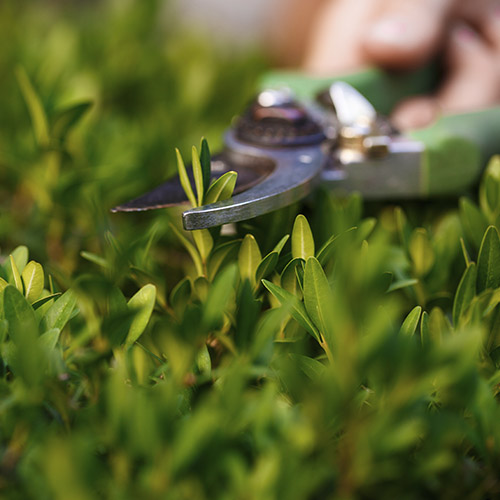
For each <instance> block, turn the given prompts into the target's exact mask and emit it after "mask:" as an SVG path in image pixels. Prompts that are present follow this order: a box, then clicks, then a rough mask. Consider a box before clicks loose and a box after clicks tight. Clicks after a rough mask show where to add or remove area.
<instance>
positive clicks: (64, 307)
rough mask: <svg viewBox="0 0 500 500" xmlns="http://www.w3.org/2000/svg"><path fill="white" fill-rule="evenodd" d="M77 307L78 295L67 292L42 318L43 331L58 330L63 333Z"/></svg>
mask: <svg viewBox="0 0 500 500" xmlns="http://www.w3.org/2000/svg"><path fill="white" fill-rule="evenodd" d="M75 307H76V295H75V293H74V292H73V290H71V289H70V290H67V291H66V292H65V293H63V294H62V295H61V296H60V297H59V298H58V299H57V300H56V301H55V302H54V303H53V304H52V305H51V306H50V309H49V310H48V311H47V313H46V314H45V316H44V317H43V318H42V326H43V329H44V330H45V331H47V330H52V329H53V328H58V329H59V330H61V331H62V329H63V328H64V327H65V325H66V323H67V322H68V321H69V320H70V318H71V315H72V314H73V310H74V309H75Z"/></svg>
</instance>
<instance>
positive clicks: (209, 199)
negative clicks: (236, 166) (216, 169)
mask: <svg viewBox="0 0 500 500" xmlns="http://www.w3.org/2000/svg"><path fill="white" fill-rule="evenodd" d="M237 178H238V174H237V173H236V172H234V171H232V170H231V171H229V172H226V173H225V174H224V175H221V176H220V177H219V178H218V179H217V180H215V181H214V182H212V184H211V186H210V187H209V189H208V191H207V195H206V196H205V204H206V205H209V204H210V203H215V202H216V201H224V200H228V199H229V198H231V196H233V191H234V186H235V185H236V179H237Z"/></svg>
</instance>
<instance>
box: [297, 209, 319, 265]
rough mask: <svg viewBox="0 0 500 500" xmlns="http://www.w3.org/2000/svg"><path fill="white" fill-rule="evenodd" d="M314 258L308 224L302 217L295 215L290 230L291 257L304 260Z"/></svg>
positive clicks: (311, 236)
mask: <svg viewBox="0 0 500 500" xmlns="http://www.w3.org/2000/svg"><path fill="white" fill-rule="evenodd" d="M313 256H314V239H313V235H312V232H311V228H310V226H309V222H307V219H306V218H305V217H304V216H303V215H297V217H296V219H295V222H294V224H293V230H292V257H293V258H294V259H298V258H300V259H304V260H306V259H307V258H308V257H313Z"/></svg>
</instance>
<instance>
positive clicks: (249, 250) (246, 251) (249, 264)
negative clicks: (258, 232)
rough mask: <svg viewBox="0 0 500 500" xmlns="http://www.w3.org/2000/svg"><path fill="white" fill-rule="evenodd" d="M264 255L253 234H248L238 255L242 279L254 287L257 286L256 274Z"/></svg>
mask: <svg viewBox="0 0 500 500" xmlns="http://www.w3.org/2000/svg"><path fill="white" fill-rule="evenodd" d="M261 260H262V255H261V253H260V249H259V245H258V244H257V241H255V238H254V237H253V236H252V235H251V234H247V235H246V236H245V238H244V239H243V242H242V243H241V247H240V251H239V253H238V266H239V269H240V276H241V278H242V279H248V280H249V281H250V283H251V284H252V285H254V284H255V273H256V272H257V268H258V267H259V264H260V261H261Z"/></svg>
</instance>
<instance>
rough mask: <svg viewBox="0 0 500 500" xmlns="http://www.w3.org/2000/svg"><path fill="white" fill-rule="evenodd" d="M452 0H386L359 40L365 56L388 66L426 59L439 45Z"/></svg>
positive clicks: (399, 65) (403, 64)
mask: <svg viewBox="0 0 500 500" xmlns="http://www.w3.org/2000/svg"><path fill="white" fill-rule="evenodd" d="M455 3H456V0H407V1H405V2H402V1H396V0H389V1H388V2H386V4H385V5H384V8H383V9H382V11H381V12H380V13H379V14H378V15H377V21H376V22H374V23H373V25H372V26H371V28H370V29H369V30H368V32H367V33H366V35H365V36H364V40H363V50H364V53H365V57H367V58H368V59H369V60H371V61H372V62H373V63H375V64H380V65H382V66H386V67H391V68H409V67H415V66H418V65H421V64H423V63H425V62H427V61H428V59H429V58H431V57H432V55H434V54H435V53H436V52H438V50H439V49H440V47H441V43H442V40H443V35H444V33H445V26H446V23H447V22H448V18H449V16H450V14H451V12H452V9H453V7H454V5H455Z"/></svg>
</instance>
